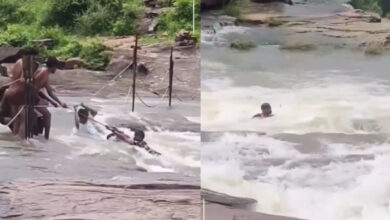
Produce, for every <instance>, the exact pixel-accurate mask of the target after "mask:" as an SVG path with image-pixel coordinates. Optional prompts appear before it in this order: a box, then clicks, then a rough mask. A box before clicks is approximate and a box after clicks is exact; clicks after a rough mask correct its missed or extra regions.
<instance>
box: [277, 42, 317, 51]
mask: <svg viewBox="0 0 390 220" xmlns="http://www.w3.org/2000/svg"><path fill="white" fill-rule="evenodd" d="M279 48H280V49H281V50H292V51H310V50H314V49H316V46H315V45H313V44H309V43H304V42H285V43H283V44H282V45H280V47H279Z"/></svg>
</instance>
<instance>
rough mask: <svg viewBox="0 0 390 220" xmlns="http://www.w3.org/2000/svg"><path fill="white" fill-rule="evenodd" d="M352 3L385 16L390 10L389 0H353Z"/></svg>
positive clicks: (356, 6) (354, 5)
mask: <svg viewBox="0 0 390 220" xmlns="http://www.w3.org/2000/svg"><path fill="white" fill-rule="evenodd" d="M350 3H351V5H352V6H353V7H355V8H360V9H363V10H368V11H375V12H378V13H380V14H382V15H383V16H385V15H387V14H388V13H389V12H390V1H388V0H351V2H350Z"/></svg>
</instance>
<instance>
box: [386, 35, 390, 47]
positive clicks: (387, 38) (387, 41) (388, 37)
mask: <svg viewBox="0 0 390 220" xmlns="http://www.w3.org/2000/svg"><path fill="white" fill-rule="evenodd" d="M389 44H390V35H388V36H386V38H385V45H386V46H387V45H389Z"/></svg>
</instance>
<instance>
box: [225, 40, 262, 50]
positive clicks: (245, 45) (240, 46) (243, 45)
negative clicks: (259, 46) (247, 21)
mask: <svg viewBox="0 0 390 220" xmlns="http://www.w3.org/2000/svg"><path fill="white" fill-rule="evenodd" d="M230 47H231V48H233V49H237V50H249V49H252V48H254V47H256V45H255V44H254V43H252V42H251V41H249V40H244V39H237V40H234V41H233V42H232V43H231V44H230Z"/></svg>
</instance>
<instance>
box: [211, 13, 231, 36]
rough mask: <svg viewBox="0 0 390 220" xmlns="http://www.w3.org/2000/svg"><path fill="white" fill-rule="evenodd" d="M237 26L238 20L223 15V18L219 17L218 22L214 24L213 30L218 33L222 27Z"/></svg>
mask: <svg viewBox="0 0 390 220" xmlns="http://www.w3.org/2000/svg"><path fill="white" fill-rule="evenodd" d="M236 24H237V18H235V17H231V16H227V15H222V16H219V17H218V21H217V22H215V23H214V24H213V30H214V33H216V32H218V31H219V30H221V29H222V27H225V26H234V25H236Z"/></svg>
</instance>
